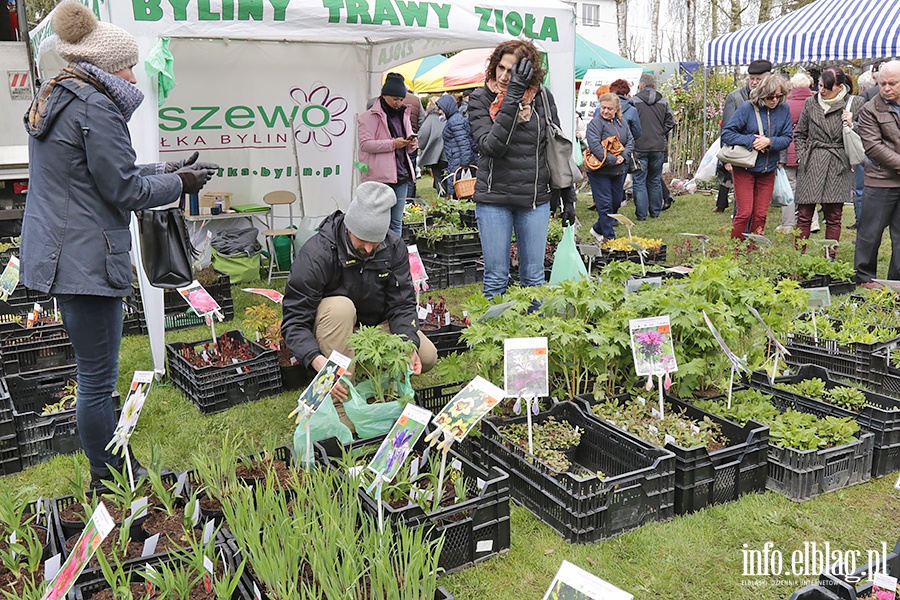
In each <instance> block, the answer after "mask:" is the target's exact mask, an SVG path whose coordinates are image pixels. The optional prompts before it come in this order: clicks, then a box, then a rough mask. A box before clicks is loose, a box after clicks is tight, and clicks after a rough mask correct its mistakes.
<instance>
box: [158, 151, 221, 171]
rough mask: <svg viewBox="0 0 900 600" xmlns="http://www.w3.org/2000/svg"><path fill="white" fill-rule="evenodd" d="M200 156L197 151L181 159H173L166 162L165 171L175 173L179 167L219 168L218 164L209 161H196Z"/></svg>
mask: <svg viewBox="0 0 900 600" xmlns="http://www.w3.org/2000/svg"><path fill="white" fill-rule="evenodd" d="M198 158H200V153H199V152H194V153H193V154H191V155H190V156H189V157H187V158H184V159H182V160H173V161H170V162H167V163H166V173H175V172H176V171H178V170H179V169H183V168H185V167H190V168H192V169H214V170H216V171H218V170H219V165H217V164H215V163H210V162H197V159H198Z"/></svg>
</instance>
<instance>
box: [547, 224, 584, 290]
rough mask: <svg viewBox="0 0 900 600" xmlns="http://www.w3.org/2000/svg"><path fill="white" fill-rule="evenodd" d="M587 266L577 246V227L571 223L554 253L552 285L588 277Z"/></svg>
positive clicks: (551, 275) (564, 231)
mask: <svg viewBox="0 0 900 600" xmlns="http://www.w3.org/2000/svg"><path fill="white" fill-rule="evenodd" d="M587 276H588V273H587V268H585V266H584V261H583V260H581V255H580V254H579V253H578V248H577V247H576V246H575V227H573V226H572V225H569V226H568V227H566V228H565V229H564V230H563V236H562V241H560V242H559V245H558V246H557V247H556V254H554V255H553V270H552V271H550V285H555V284H557V283H562V282H563V281H568V280H570V279H587Z"/></svg>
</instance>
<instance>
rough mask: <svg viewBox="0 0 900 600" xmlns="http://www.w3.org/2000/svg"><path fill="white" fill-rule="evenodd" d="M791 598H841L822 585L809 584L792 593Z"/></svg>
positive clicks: (835, 599)
mask: <svg viewBox="0 0 900 600" xmlns="http://www.w3.org/2000/svg"><path fill="white" fill-rule="evenodd" d="M790 600H840V598H839V597H838V596H835V595H834V594H832V593H831V592H829V591H828V590H826V589H825V588H823V587H822V586H820V585H818V584H816V585H808V586H806V587H804V588H800V589H799V590H797V591H796V592H794V593H793V594H791V597H790Z"/></svg>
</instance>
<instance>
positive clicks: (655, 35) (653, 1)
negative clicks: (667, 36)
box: [649, 0, 659, 62]
mask: <svg viewBox="0 0 900 600" xmlns="http://www.w3.org/2000/svg"><path fill="white" fill-rule="evenodd" d="M658 54H659V0H650V60H649V62H656V57H657V55H658Z"/></svg>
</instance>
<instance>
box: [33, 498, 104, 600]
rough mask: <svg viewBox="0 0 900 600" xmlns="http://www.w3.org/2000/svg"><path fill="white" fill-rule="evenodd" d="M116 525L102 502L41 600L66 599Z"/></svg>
mask: <svg viewBox="0 0 900 600" xmlns="http://www.w3.org/2000/svg"><path fill="white" fill-rule="evenodd" d="M114 526H115V524H114V523H113V520H112V517H110V516H109V511H108V510H106V505H105V504H103V503H102V502H101V503H100V504H98V505H97V508H96V509H95V510H94V514H92V515H91V518H90V520H89V521H88V522H87V523H86V524H85V526H84V530H83V531H82V532H81V535H80V536H78V540H76V541H75V546H74V547H73V548H72V552H70V553H69V558H67V559H66V562H65V564H64V565H63V566H62V567H61V568H60V569H59V571H58V572H57V573H56V575H55V576H54V577H53V579H52V580H51V581H50V583H48V584H47V591H46V592H44V595H43V596H41V600H62V599H63V598H65V597H66V594H67V593H68V591H69V590H70V589H71V588H72V586H73V585H75V580H76V579H78V576H79V575H81V572H82V571H83V570H84V568H85V567H86V566H87V564H88V562H89V561H90V560H91V557H92V556H93V555H94V552H96V551H97V548H99V547H100V543H101V542H103V540H104V539H106V536H107V535H109V532H110V531H112V529H113V527H114Z"/></svg>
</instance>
